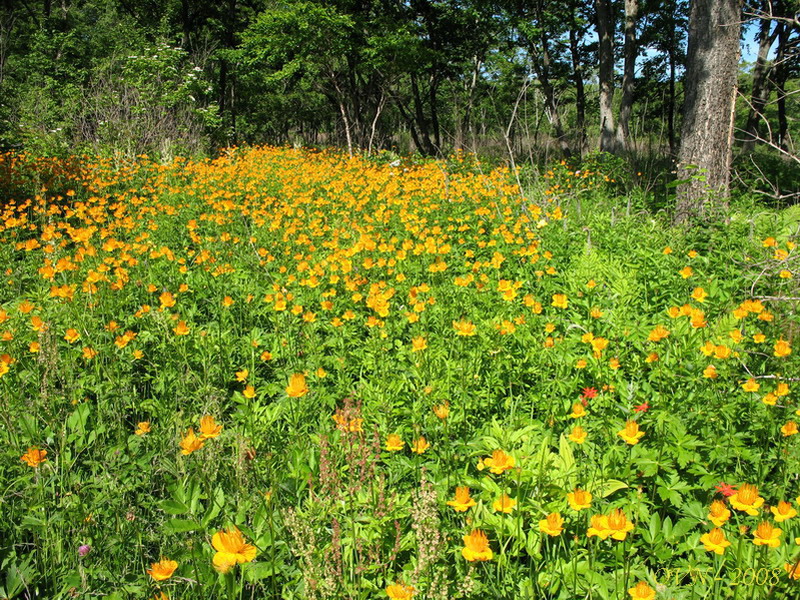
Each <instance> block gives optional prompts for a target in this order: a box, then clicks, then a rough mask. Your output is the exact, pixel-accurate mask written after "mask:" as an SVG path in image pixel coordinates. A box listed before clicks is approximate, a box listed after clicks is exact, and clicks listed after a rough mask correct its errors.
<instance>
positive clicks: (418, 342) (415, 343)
mask: <svg viewBox="0 0 800 600" xmlns="http://www.w3.org/2000/svg"><path fill="white" fill-rule="evenodd" d="M427 347H428V342H427V340H426V339H425V338H424V337H422V336H421V335H420V336H417V337H415V338H414V339H412V340H411V350H413V351H414V352H420V351H422V350H425V348H427Z"/></svg>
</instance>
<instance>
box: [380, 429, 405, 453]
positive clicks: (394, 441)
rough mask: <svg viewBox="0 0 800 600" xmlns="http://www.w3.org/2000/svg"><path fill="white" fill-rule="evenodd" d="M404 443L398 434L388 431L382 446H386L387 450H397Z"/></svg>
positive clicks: (400, 448) (401, 447)
mask: <svg viewBox="0 0 800 600" xmlns="http://www.w3.org/2000/svg"><path fill="white" fill-rule="evenodd" d="M405 445H406V443H405V442H404V441H403V440H402V439H401V438H400V436H399V435H397V434H396V433H390V434H389V435H388V437H387V438H386V444H385V445H384V448H386V449H387V450H388V451H389V452H398V451H400V450H402V449H403V446H405Z"/></svg>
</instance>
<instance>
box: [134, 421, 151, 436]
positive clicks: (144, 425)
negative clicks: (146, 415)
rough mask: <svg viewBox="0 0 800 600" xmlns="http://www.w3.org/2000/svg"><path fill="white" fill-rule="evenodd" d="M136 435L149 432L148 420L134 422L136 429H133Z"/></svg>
mask: <svg viewBox="0 0 800 600" xmlns="http://www.w3.org/2000/svg"><path fill="white" fill-rule="evenodd" d="M133 433H135V434H136V435H144V434H146V433H150V421H141V422H140V423H137V424H136V431H134V432H133Z"/></svg>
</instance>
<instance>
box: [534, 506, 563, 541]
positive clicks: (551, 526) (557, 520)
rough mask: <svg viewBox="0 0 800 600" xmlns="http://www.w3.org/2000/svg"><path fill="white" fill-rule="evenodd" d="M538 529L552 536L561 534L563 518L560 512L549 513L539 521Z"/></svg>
mask: <svg viewBox="0 0 800 600" xmlns="http://www.w3.org/2000/svg"><path fill="white" fill-rule="evenodd" d="M539 531H541V532H542V533H546V534H547V535H549V536H553V537H556V536H559V535H561V532H562V531H564V519H563V518H562V517H561V513H557V512H554V513H550V514H549V515H547V518H546V519H542V520H541V521H539Z"/></svg>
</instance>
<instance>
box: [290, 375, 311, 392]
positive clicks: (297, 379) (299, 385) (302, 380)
mask: <svg viewBox="0 0 800 600" xmlns="http://www.w3.org/2000/svg"><path fill="white" fill-rule="evenodd" d="M307 393H308V386H307V385H306V376H305V375H303V374H302V373H294V374H293V375H292V376H291V377H289V385H287V386H286V395H287V396H289V397H290V398H300V397H301V396H305V395H306V394H307Z"/></svg>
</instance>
